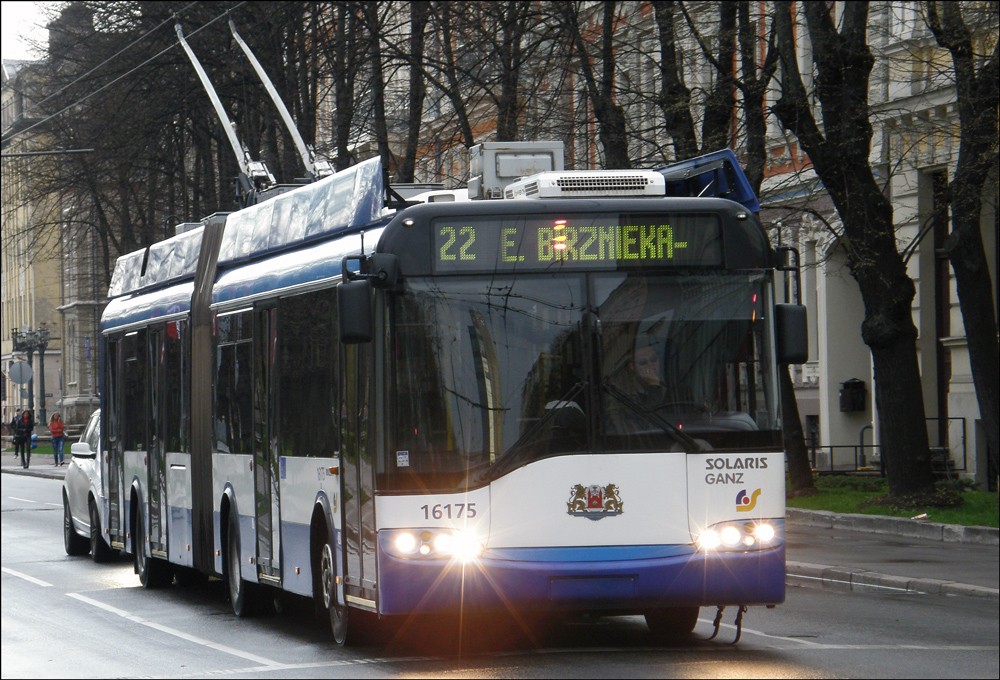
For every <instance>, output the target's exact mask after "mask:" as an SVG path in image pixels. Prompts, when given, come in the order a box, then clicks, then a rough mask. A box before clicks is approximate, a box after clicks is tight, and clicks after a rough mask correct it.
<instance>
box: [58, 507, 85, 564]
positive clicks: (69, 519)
mask: <svg viewBox="0 0 1000 680" xmlns="http://www.w3.org/2000/svg"><path fill="white" fill-rule="evenodd" d="M63 545H64V546H65V548H66V554H67V555H72V556H73V557H77V556H79V555H86V554H87V553H88V552H89V551H90V543H89V542H88V541H87V539H86V537H84V536H81V535H79V534H78V533H76V529H74V528H73V515H72V513H70V511H69V498H67V497H66V494H63Z"/></svg>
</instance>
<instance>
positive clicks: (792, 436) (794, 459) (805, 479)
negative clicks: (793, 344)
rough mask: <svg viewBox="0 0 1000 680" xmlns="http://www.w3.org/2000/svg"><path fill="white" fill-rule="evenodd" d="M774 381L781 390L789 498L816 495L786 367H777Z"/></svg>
mask: <svg viewBox="0 0 1000 680" xmlns="http://www.w3.org/2000/svg"><path fill="white" fill-rule="evenodd" d="M778 380H779V383H780V388H781V427H782V436H783V437H784V442H785V456H786V457H787V461H788V482H789V486H790V488H789V490H788V495H789V496H790V497H795V496H808V495H811V494H814V493H816V485H815V484H813V478H812V466H811V465H810V464H809V451H808V450H807V449H806V438H805V435H804V434H803V432H802V421H801V420H799V405H798V402H796V401H795V388H794V386H793V385H792V376H791V373H790V369H789V367H788V365H787V364H783V365H781V366H779V367H778Z"/></svg>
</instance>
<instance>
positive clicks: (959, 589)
mask: <svg viewBox="0 0 1000 680" xmlns="http://www.w3.org/2000/svg"><path fill="white" fill-rule="evenodd" d="M69 460H70V455H69V453H68V452H67V454H66V465H63V466H62V467H54V466H53V465H52V454H51V453H42V454H32V456H31V467H30V468H29V469H27V470H24V469H22V468H21V463H20V460H19V459H15V458H14V456H13V454H12V453H11V452H4V454H3V457H2V464H0V471H2V472H3V473H5V474H7V473H10V474H19V475H30V476H33V477H47V478H50V479H59V480H61V479H63V478H64V477H65V476H66V469H67V467H68V466H69ZM785 533H786V536H785V538H786V541H787V553H786V560H787V571H788V583H789V585H793V586H794V585H805V586H820V587H823V588H829V589H831V590H851V591H855V592H873V593H874V592H881V593H885V592H905V593H928V594H938V595H961V596H965V597H975V598H982V599H985V600H990V601H993V602H998V601H1000V549H998V545H1000V540H998V538H1000V531H998V530H997V529H992V528H987V527H961V526H955V525H950V524H938V523H935V522H926V521H922V520H912V519H904V518H897V517H880V516H876V515H838V514H836V513H831V512H821V511H812V510H798V509H795V508H789V509H788V510H787V513H786V532H785Z"/></svg>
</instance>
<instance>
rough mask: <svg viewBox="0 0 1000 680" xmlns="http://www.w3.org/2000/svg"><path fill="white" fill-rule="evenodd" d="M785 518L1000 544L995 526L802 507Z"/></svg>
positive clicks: (819, 524) (815, 524)
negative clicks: (964, 524)
mask: <svg viewBox="0 0 1000 680" xmlns="http://www.w3.org/2000/svg"><path fill="white" fill-rule="evenodd" d="M785 519H786V520H787V521H789V522H793V523H795V524H799V525H801V526H809V527H820V528H823V529H844V530H847V531H858V532H862V533H869V534H893V535H895V536H905V537H907V538H923V539H927V540H931V541H943V542H945V543H974V544H978V545H1000V529H994V528H993V527H966V526H961V525H958V524H941V523H939V522H924V521H921V520H916V519H907V518H905V517H885V516H883V515H851V514H839V513H835V512H829V511H826V510H800V509H799V508H786V509H785Z"/></svg>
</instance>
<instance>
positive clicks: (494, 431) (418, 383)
mask: <svg viewBox="0 0 1000 680" xmlns="http://www.w3.org/2000/svg"><path fill="white" fill-rule="evenodd" d="M768 281H769V279H768V278H767V275H766V274H764V273H760V272H752V273H747V272H735V273H734V272H719V271H712V272H707V273H692V272H690V271H688V272H685V273H682V274H677V273H662V274H653V273H644V272H607V273H596V272H595V273H580V274H576V273H567V272H563V273H561V274H560V275H558V276H553V275H546V274H539V275H529V274H520V275H518V276H508V277H504V276H454V277H434V278H409V279H407V280H406V283H405V287H404V291H403V292H402V293H399V294H394V295H392V299H393V303H392V312H391V320H392V323H391V328H392V331H391V333H390V342H391V343H392V351H391V352H388V353H387V361H388V362H389V364H390V365H389V366H387V370H388V371H389V374H390V375H393V376H395V379H394V382H393V384H392V388H391V393H390V395H389V399H390V400H391V402H392V403H391V407H390V409H389V412H390V414H391V416H390V418H391V423H390V435H389V441H388V442H387V443H388V446H387V451H388V454H387V459H386V460H385V461H383V464H382V465H380V466H379V467H380V470H381V472H382V474H380V475H379V486H380V488H383V489H398V490H405V489H433V490H438V491H451V490H459V489H461V488H464V487H466V486H468V485H470V484H471V485H479V484H482V483H484V482H486V481H488V480H489V479H491V478H495V477H496V476H498V475H500V474H502V473H503V472H506V471H509V470H511V469H514V468H515V467H518V466H520V465H523V464H525V463H528V462H530V461H532V460H537V459H540V458H544V457H548V456H552V455H559V454H566V453H577V454H583V453H594V454H600V453H603V452H635V453H644V452H657V451H661V452H662V451H689V452H692V453H693V452H698V451H708V450H716V451H718V450H740V449H754V450H764V449H774V448H777V447H779V446H780V432H779V428H780V425H779V419H778V404H777V401H776V384H775V383H776V379H775V373H774V367H773V366H771V365H770V363H769V362H768V360H767V357H768V356H770V355H771V352H770V351H769V349H770V345H771V343H772V342H773V340H772V338H771V334H770V331H769V330H768V329H769V328H770V320H769V319H764V318H763V317H764V314H763V311H762V310H766V309H768V307H767V303H768V302H769V301H770V291H769V287H768V286H769V283H768Z"/></svg>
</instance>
